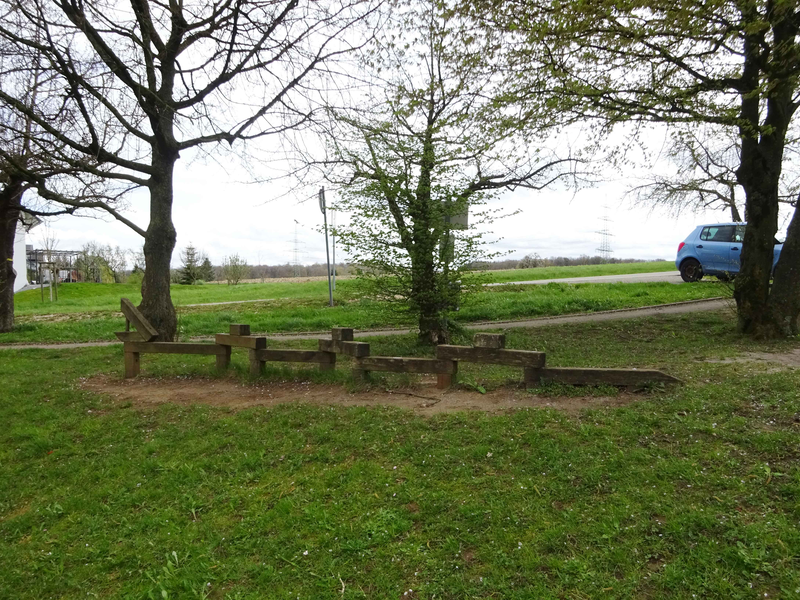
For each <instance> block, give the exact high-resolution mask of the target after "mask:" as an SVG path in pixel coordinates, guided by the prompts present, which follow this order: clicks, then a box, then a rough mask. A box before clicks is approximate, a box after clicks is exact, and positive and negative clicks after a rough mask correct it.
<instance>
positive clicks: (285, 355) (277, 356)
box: [256, 348, 336, 364]
mask: <svg viewBox="0 0 800 600" xmlns="http://www.w3.org/2000/svg"><path fill="white" fill-rule="evenodd" d="M256 356H257V357H258V359H259V360H262V361H268V362H269V361H276V362H309V363H320V364H322V363H324V364H331V363H335V362H336V355H335V354H334V353H333V352H318V351H316V350H282V349H274V350H273V349H272V348H270V349H269V350H256Z"/></svg>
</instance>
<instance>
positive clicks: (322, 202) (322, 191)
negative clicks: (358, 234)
mask: <svg viewBox="0 0 800 600" xmlns="http://www.w3.org/2000/svg"><path fill="white" fill-rule="evenodd" d="M319 209H320V211H322V216H323V218H324V219H325V260H326V264H327V266H328V303H329V305H330V306H333V288H332V287H331V253H330V249H329V248H328V214H327V212H326V210H325V186H323V187H321V188H320V190H319Z"/></svg>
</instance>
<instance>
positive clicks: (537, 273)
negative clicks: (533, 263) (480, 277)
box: [485, 260, 677, 282]
mask: <svg viewBox="0 0 800 600" xmlns="http://www.w3.org/2000/svg"><path fill="white" fill-rule="evenodd" d="M669 271H677V269H676V268H675V263H674V262H672V261H667V260H664V261H653V262H641V263H622V264H617V265H582V266H577V267H542V268H539V269H509V270H507V271H486V272H485V275H486V277H487V278H488V281H490V282H506V281H534V280H537V279H564V278H567V277H594V276H597V275H624V274H626V273H665V272H669Z"/></svg>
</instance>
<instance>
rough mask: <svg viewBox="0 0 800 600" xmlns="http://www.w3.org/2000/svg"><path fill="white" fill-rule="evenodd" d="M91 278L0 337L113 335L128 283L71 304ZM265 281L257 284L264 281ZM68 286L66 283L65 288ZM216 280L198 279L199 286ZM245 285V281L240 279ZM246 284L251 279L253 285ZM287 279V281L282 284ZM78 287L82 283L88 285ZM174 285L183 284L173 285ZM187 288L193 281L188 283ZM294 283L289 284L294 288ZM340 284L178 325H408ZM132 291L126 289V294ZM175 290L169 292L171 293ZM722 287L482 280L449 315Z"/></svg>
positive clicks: (644, 301) (636, 301)
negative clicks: (332, 298) (111, 296)
mask: <svg viewBox="0 0 800 600" xmlns="http://www.w3.org/2000/svg"><path fill="white" fill-rule="evenodd" d="M95 285H97V284H69V285H65V286H63V288H62V289H63V290H65V293H64V296H65V299H64V300H63V303H64V306H63V307H62V301H59V303H58V304H57V305H49V304H48V306H49V309H50V310H51V311H53V310H54V308H55V307H57V308H58V310H59V311H60V310H62V308H63V309H64V311H65V312H63V313H56V314H50V315H42V314H36V313H35V312H33V311H27V310H26V308H25V305H24V304H23V305H22V307H21V309H20V311H19V312H20V314H19V315H18V317H17V327H16V329H15V330H14V331H13V332H11V333H4V334H0V343H19V342H40V343H41V342H81V341H93V340H113V339H116V338H115V337H114V331H119V330H121V329H122V328H123V325H124V321H123V319H122V316H121V315H120V313H119V312H118V306H119V298H120V296H122V295H124V294H126V293H128V292H129V291H131V290H126V289H125V286H117V287H115V286H100V285H98V291H101V292H103V294H102V295H98V296H97V297H100V298H103V300H102V303H103V304H102V305H103V306H107V302H108V301H107V300H106V299H107V298H108V293H109V292H110V293H116V294H117V296H116V305H115V306H114V308H113V309H107V310H103V311H83V312H78V311H75V310H73V307H70V306H69V305H68V304H67V302H68V301H69V299H68V298H66V296H67V293H75V294H76V295H78V294H81V295H83V294H87V295H83V296H81V297H80V299H79V300H76V304H79V303H88V302H91V300H88V299H87V297H88V293H92V292H94V291H95V290H94V289H92V286H95ZM268 285H271V284H265V287H266V286H268ZM72 286H75V287H74V288H72V289H70V288H71V287H72ZM207 287H217V286H199V288H200V289H205V288H207ZM241 287H242V288H245V286H241ZM253 287H254V288H255V287H256V286H253ZM290 287H291V286H290ZM84 288H89V290H88V293H87V292H86V291H85V289H84ZM297 288H298V289H301V286H300V285H297ZM178 289H179V290H180V291H181V292H183V289H181V287H179V288H178ZM192 289H198V286H194V287H193V288H192ZM295 291H296V290H295ZM345 294H346V290H342V289H340V290H339V291H338V292H337V302H336V306H334V307H333V308H331V307H329V306H328V305H327V294H325V295H321V296H320V295H317V296H314V295H311V294H309V295H307V296H299V295H298V296H295V297H292V298H279V299H274V300H270V301H266V302H255V303H247V304H233V305H222V306H199V307H188V306H179V307H178V318H179V333H180V336H181V337H182V338H187V337H192V336H206V335H213V334H215V333H221V332H224V331H226V330H227V329H228V325H229V324H230V323H248V324H250V326H251V327H252V329H253V331H254V332H268V333H275V332H291V331H321V330H325V329H328V328H330V327H335V326H346V327H355V328H357V329H370V328H381V327H392V326H396V327H401V326H411V325H413V321H412V318H411V317H410V315H407V314H404V313H397V312H394V311H392V310H390V309H389V307H388V306H387V305H386V304H385V303H382V302H374V301H370V300H365V299H356V298H348V297H347V296H346V295H345ZM131 295H133V294H131ZM176 295H177V294H176ZM729 295H730V287H729V286H727V285H725V284H720V283H718V282H714V281H709V282H699V283H696V284H680V285H674V284H671V283H637V284H634V283H618V284H577V285H568V284H561V283H549V284H546V285H531V286H519V285H509V286H498V287H494V288H487V289H486V290H485V291H481V292H479V293H477V294H475V295H474V296H472V297H470V298H468V299H467V300H466V301H465V302H464V304H463V306H462V307H461V309H460V310H459V311H458V312H457V313H455V314H454V315H453V317H454V319H455V320H456V321H457V322H460V323H471V322H475V321H492V320H508V319H524V318H533V317H540V316H554V315H561V314H568V313H578V312H596V311H600V310H612V309H617V308H627V307H637V306H648V305H654V304H664V303H670V302H680V301H683V300H695V299H701V298H710V297H717V296H729Z"/></svg>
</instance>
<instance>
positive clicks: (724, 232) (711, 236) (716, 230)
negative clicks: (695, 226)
mask: <svg viewBox="0 0 800 600" xmlns="http://www.w3.org/2000/svg"><path fill="white" fill-rule="evenodd" d="M735 229H736V227H735V226H734V225H712V226H711V227H704V228H703V232H702V233H701V234H700V239H701V240H703V241H704V242H730V241H732V240H733V234H734V230H735Z"/></svg>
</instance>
